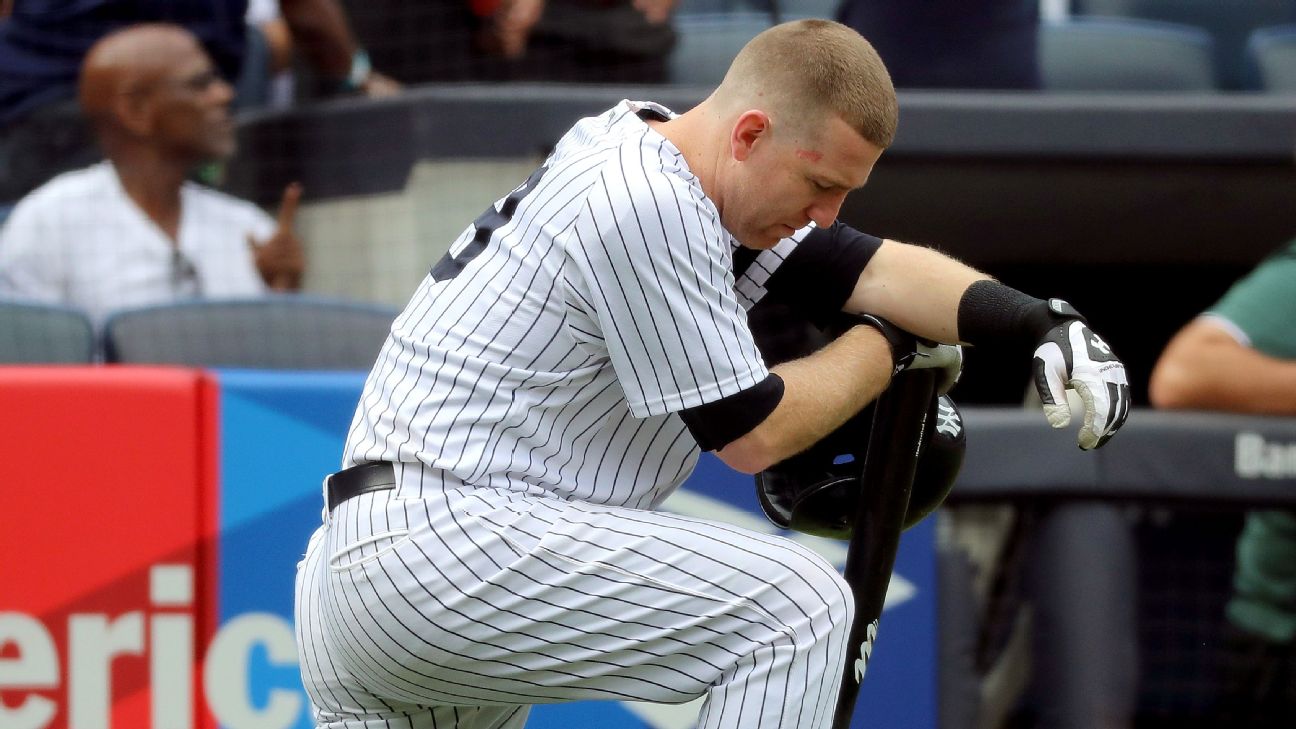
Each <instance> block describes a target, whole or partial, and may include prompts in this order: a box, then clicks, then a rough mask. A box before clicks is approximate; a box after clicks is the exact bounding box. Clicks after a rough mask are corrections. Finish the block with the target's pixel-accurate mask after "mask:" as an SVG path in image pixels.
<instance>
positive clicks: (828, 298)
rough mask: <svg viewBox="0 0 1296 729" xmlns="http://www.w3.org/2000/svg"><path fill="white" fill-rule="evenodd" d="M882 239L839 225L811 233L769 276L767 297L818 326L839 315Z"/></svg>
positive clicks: (838, 223) (817, 229) (840, 223)
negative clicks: (788, 307)
mask: <svg viewBox="0 0 1296 729" xmlns="http://www.w3.org/2000/svg"><path fill="white" fill-rule="evenodd" d="M881 246H882V239H881V238H877V237H875V236H871V235H868V234H867V233H861V232H859V231H858V230H855V229H854V228H852V227H850V226H849V225H846V224H845V223H842V222H840V221H838V222H836V223H833V224H832V226H831V227H828V228H816V229H814V230H812V231H810V233H809V234H807V235H806V237H805V238H803V239H802V240H801V242H800V243H799V244H797V247H796V250H794V251H792V253H791V254H790V255H789V256H788V257H787V260H785V261H783V263H782V265H780V266H779V267H778V269H777V270H776V271H775V272H774V273H773V275H771V276H770V279H769V282H768V283H767V284H766V288H767V289H768V291H769V294H768V295H769V296H771V297H772V298H773V299H774V300H776V301H778V302H782V303H785V304H787V305H788V306H791V307H793V308H794V309H796V310H797V311H798V312H799V313H800V314H801V315H802V316H804V317H805V318H806V319H807V320H808V321H810V322H812V323H814V324H815V325H817V326H823V325H825V324H826V323H827V322H828V321H829V320H830V319H831V318H832V317H833V316H835V315H836V314H838V313H840V312H841V310H842V307H843V306H845V305H846V300H847V299H849V298H850V295H851V292H853V291H854V290H855V284H856V283H857V282H858V281H859V277H860V274H861V273H862V272H863V271H864V267H865V266H867V265H868V262H869V261H870V260H871V259H872V258H873V254H874V253H877V250H878V248H880V247H881Z"/></svg>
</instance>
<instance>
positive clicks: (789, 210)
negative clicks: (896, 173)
mask: <svg viewBox="0 0 1296 729" xmlns="http://www.w3.org/2000/svg"><path fill="white" fill-rule="evenodd" d="M740 124H741V122H740ZM771 132H773V133H771ZM739 136H740V137H741V136H742V135H741V134H739ZM738 144H739V145H740V146H741V145H742V144H743V143H742V142H741V141H740V142H739V143H738ZM881 155H882V150H881V149H880V148H879V147H877V146H876V145H874V144H872V143H870V142H868V141H866V140H865V139H864V138H863V137H861V136H860V135H859V134H858V133H856V132H855V130H853V129H851V128H850V126H849V125H847V124H846V122H844V121H842V120H841V119H840V118H838V117H836V116H833V117H830V118H829V119H827V120H826V121H824V122H822V123H820V125H819V128H818V129H809V130H807V131H806V132H805V133H798V132H796V131H795V130H793V129H789V128H786V127H784V128H769V129H766V130H765V131H763V132H761V133H759V134H757V135H756V136H755V137H754V139H753V142H752V143H751V144H750V146H749V147H747V149H746V151H745V155H744V153H742V152H740V153H739V155H738V156H740V157H742V156H745V158H744V159H741V161H740V164H739V167H738V172H737V175H736V177H735V178H734V182H735V184H733V185H731V188H730V189H729V190H727V191H726V193H725V202H724V209H723V211H722V219H723V222H724V225H725V228H726V229H728V230H729V232H730V233H732V234H733V235H734V237H736V238H737V239H738V241H739V242H740V243H742V244H743V245H744V246H746V247H748V248H758V249H764V248H770V247H772V246H774V245H775V244H776V243H778V242H779V241H780V240H782V239H783V238H786V237H788V236H789V235H791V234H792V233H793V232H794V231H796V230H798V229H800V228H802V227H804V226H805V225H807V224H808V223H810V221H814V222H815V223H816V224H818V225H819V226H820V227H828V226H829V225H832V223H833V221H835V220H836V219H837V214H838V212H839V211H840V210H841V206H842V202H843V201H844V200H845V199H846V195H847V193H849V192H850V191H851V190H854V189H856V188H859V187H862V186H863V185H864V183H865V182H867V181H868V177H869V174H870V173H871V172H872V171H873V165H875V164H876V163H877V160H878V158H879V157H880V156H881Z"/></svg>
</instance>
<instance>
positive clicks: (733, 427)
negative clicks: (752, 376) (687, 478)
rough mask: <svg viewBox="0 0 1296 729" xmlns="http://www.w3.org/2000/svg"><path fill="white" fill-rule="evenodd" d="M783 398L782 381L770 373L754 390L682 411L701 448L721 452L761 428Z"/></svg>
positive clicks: (685, 421)
mask: <svg viewBox="0 0 1296 729" xmlns="http://www.w3.org/2000/svg"><path fill="white" fill-rule="evenodd" d="M782 399H783V378H781V377H779V376H778V375H776V374H774V373H773V372H771V373H770V374H769V376H768V377H766V378H765V379H763V380H761V381H760V382H758V383H756V384H755V385H753V386H752V387H749V388H747V389H746V390H743V391H741V392H736V393H734V394H732V395H730V396H729V397H725V398H721V399H719V400H716V401H715V402H709V403H704V404H702V405H699V406H697V407H695V408H688V409H686V410H681V411H680V414H679V416H680V419H681V420H683V421H684V425H685V426H687V427H688V429H689V432H690V433H692V434H693V438H694V439H695V440H697V443H698V446H699V447H700V448H701V449H702V450H704V451H718V450H720V449H721V448H724V447H725V446H727V445H729V444H730V443H732V442H734V441H735V440H738V439H739V438H741V437H742V436H744V435H746V434H747V433H750V432H751V431H752V429H754V428H755V427H756V426H757V425H760V424H761V423H762V422H763V421H764V420H765V418H767V417H769V414H770V413H772V412H774V408H776V407H778V404H779V401H780V400H782Z"/></svg>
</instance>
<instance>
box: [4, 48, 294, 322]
mask: <svg viewBox="0 0 1296 729" xmlns="http://www.w3.org/2000/svg"><path fill="white" fill-rule="evenodd" d="M232 97H233V91H232V89H231V88H230V86H229V84H228V83H226V82H225V81H224V80H222V79H221V78H220V77H219V75H217V73H216V70H215V68H214V66H213V65H212V62H211V59H210V58H209V57H208V56H207V54H206V53H205V52H204V51H203V49H202V47H201V46H200V45H199V43H198V41H197V39H195V38H194V36H193V35H192V34H190V33H189V32H188V31H186V30H184V29H182V28H180V27H178V26H172V25H162V24H156V25H154V24H150V25H140V26H133V27H131V28H127V29H124V30H121V31H117V32H115V33H112V34H110V35H108V36H106V37H104V38H103V39H102V40H101V41H99V42H98V43H97V44H96V45H95V47H94V48H92V49H91V50H90V53H89V54H88V55H87V57H86V61H85V64H84V65H83V67H82V71H81V83H80V103H81V107H82V109H83V110H84V112H85V113H86V115H87V117H88V118H89V120H90V122H91V124H92V125H93V126H94V128H95V130H96V133H97V134H98V137H99V142H100V145H101V146H102V147H103V150H104V154H105V156H106V157H107V161H105V162H101V163H99V164H96V165H93V166H91V167H88V168H86V169H82V170H77V171H74V172H69V173H66V174H63V175H60V176H58V177H56V178H55V179H53V180H51V181H50V182H48V183H46V184H45V185H43V186H42V187H40V188H38V189H37V190H35V191H33V192H32V193H31V194H30V195H28V196H27V197H25V198H23V199H22V200H21V201H20V202H19V203H18V205H17V206H16V207H15V208H14V211H13V213H12V215H11V216H10V218H9V220H8V221H7V223H6V225H5V227H4V229H3V230H0V296H7V297H13V298H21V299H30V300H37V301H46V302H49V303H60V304H65V305H69V306H75V307H78V308H81V309H83V310H85V311H86V312H87V313H89V314H90V315H91V317H92V318H93V319H94V320H95V321H97V322H102V321H103V320H104V319H105V318H106V317H107V316H108V314H110V313H111V312H112V311H114V310H116V309H121V308H127V307H134V306H144V305H149V304H157V303H164V302H168V301H174V300H177V299H184V298H193V297H213V298H231V297H244V296H258V295H261V294H263V293H265V292H266V290H267V289H272V290H280V291H286V290H292V289H295V288H297V287H298V286H299V285H300V280H301V273H302V270H303V268H304V254H303V252H302V246H301V243H300V241H299V240H298V239H297V237H296V236H295V235H294V233H293V231H292V219H293V216H294V214H295V209H296V205H297V201H298V198H299V197H300V195H301V191H300V188H299V187H298V186H296V185H292V186H289V188H288V190H287V191H285V193H284V201H283V205H282V208H281V210H280V216H279V220H278V221H277V222H276V221H275V220H274V219H272V218H271V217H270V216H268V215H266V214H265V213H264V212H263V211H261V210H260V209H259V208H257V207H256V206H255V205H252V204H251V203H248V202H244V201H241V200H237V199H235V198H232V197H230V196H228V195H225V194H223V193H220V192H216V191H215V190H211V189H208V188H205V187H202V186H200V185H198V184H195V183H193V182H190V181H188V176H189V174H190V172H191V171H192V170H193V169H194V168H195V167H196V166H197V165H199V164H202V163H204V162H208V161H211V160H218V159H225V158H228V157H229V156H230V155H231V154H233V152H234V124H233V119H232V118H231V116H230V113H229V104H230V101H231V99H232Z"/></svg>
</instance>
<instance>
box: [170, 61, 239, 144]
mask: <svg viewBox="0 0 1296 729" xmlns="http://www.w3.org/2000/svg"><path fill="white" fill-rule="evenodd" d="M233 98H234V90H233V88H232V87H231V86H230V85H229V84H228V83H226V82H225V81H224V80H223V79H222V78H221V77H220V75H219V74H218V73H217V72H216V68H215V66H213V65H212V62H211V59H210V58H208V57H207V54H206V53H205V52H204V51H203V50H202V48H201V47H200V46H199V45H198V44H197V43H190V44H186V45H185V46H183V47H182V48H181V49H180V50H178V51H177V53H176V58H175V62H174V63H173V64H172V65H171V67H170V69H169V70H168V71H167V73H166V74H165V75H164V76H163V78H161V79H159V80H158V81H157V83H156V85H155V88H154V101H155V107H154V109H155V114H156V116H155V117H154V118H155V125H156V126H155V127H154V129H155V134H156V138H157V142H158V144H160V145H163V146H164V147H166V148H167V149H168V151H170V152H172V153H173V154H176V155H178V156H181V157H185V158H189V159H191V160H192V161H193V162H205V161H209V160H214V159H225V158H227V157H229V156H230V155H232V154H233V153H234V120H233V118H232V117H231V116H230V109H229V107H230V102H231V101H232V100H233Z"/></svg>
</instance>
